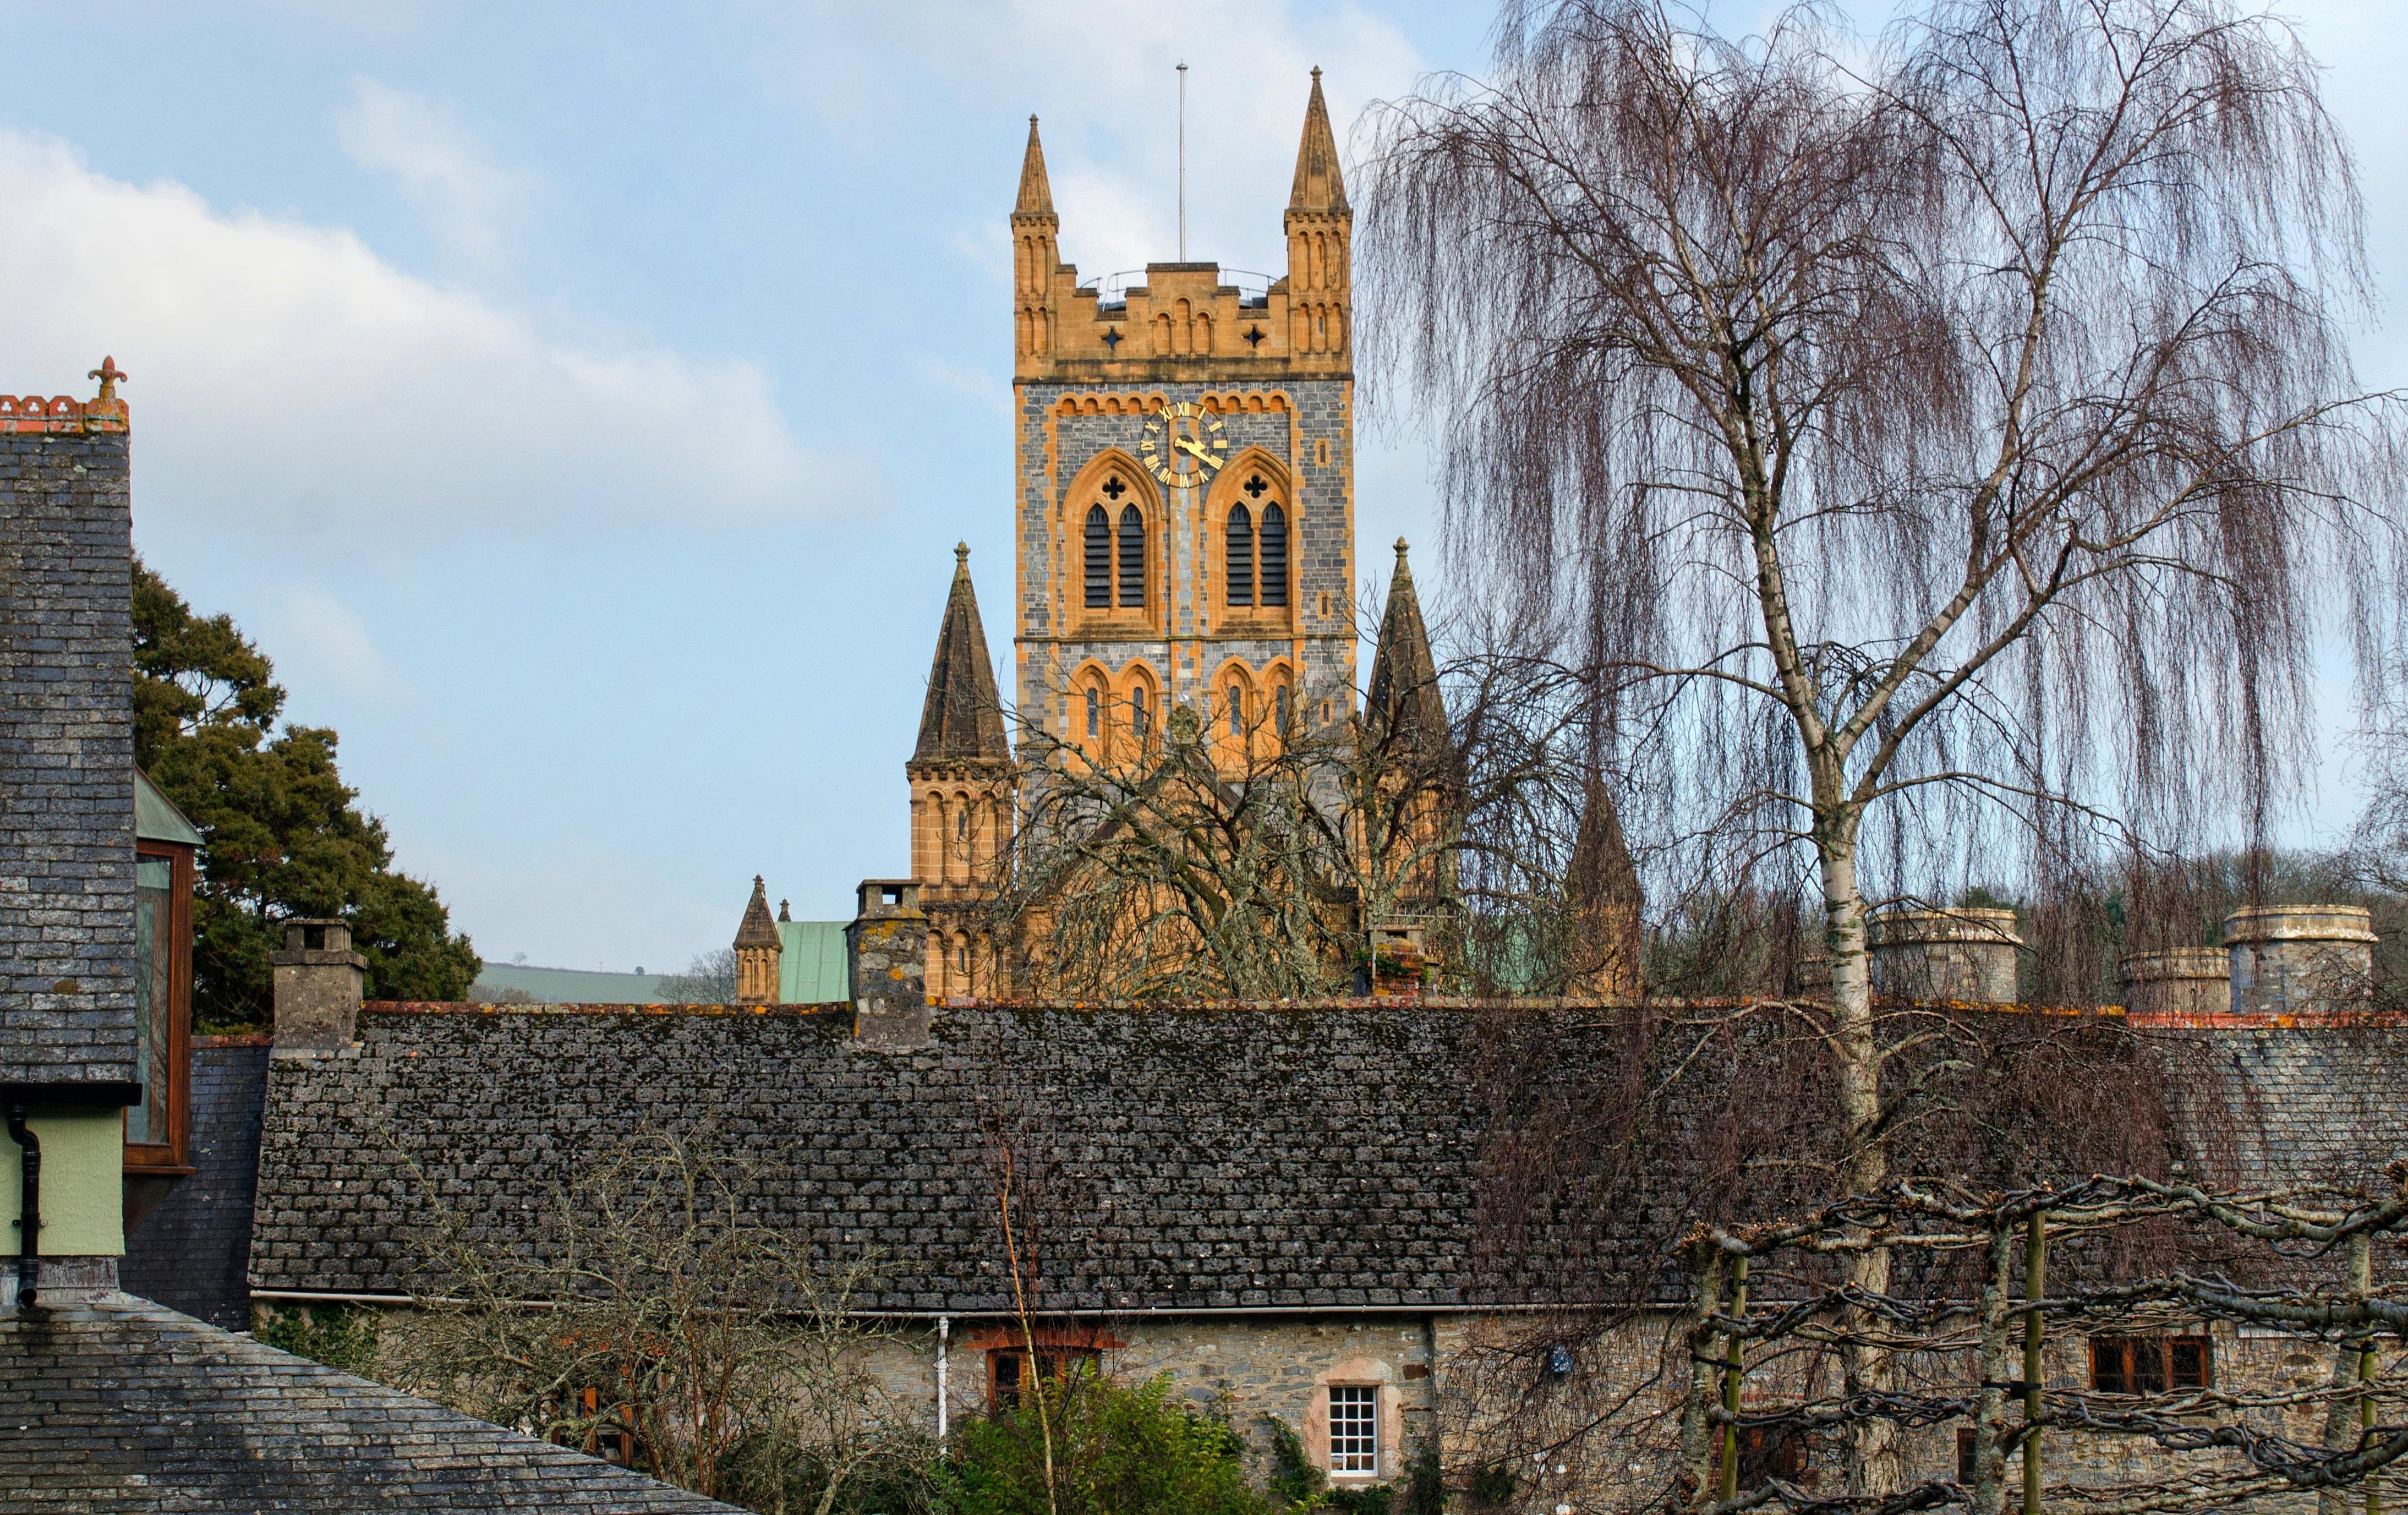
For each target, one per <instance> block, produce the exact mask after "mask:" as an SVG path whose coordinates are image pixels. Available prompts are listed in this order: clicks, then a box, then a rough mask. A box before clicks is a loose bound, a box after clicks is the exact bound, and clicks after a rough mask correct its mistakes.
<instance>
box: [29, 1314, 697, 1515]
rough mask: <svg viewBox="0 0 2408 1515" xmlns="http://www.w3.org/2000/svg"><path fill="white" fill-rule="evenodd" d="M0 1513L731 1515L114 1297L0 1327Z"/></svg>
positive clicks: (666, 1489) (631, 1475)
mask: <svg viewBox="0 0 2408 1515" xmlns="http://www.w3.org/2000/svg"><path fill="white" fill-rule="evenodd" d="M0 1508H5V1509H9V1510H23V1511H29V1512H31V1511H50V1510H55V1511H59V1512H61V1515H65V1512H68V1511H76V1512H81V1511H88V1510H108V1511H111V1512H125V1515H136V1512H141V1511H152V1510H156V1511H178V1512H200V1511H215V1510H224V1511H229V1512H232V1511H243V1512H246V1515H248V1512H250V1511H255V1510H266V1509H277V1510H294V1511H328V1512H333V1511H342V1512H346V1515H348V1512H351V1511H361V1510H426V1511H437V1510H486V1509H493V1510H499V1509H513V1510H516V1509H543V1510H563V1511H571V1512H575V1515H600V1512H604V1511H613V1512H616V1511H625V1512H628V1515H636V1512H643V1515H706V1512H727V1511H730V1510H732V1508H733V1507H731V1506H727V1505H722V1504H719V1503H717V1502H715V1501H713V1500H709V1499H701V1498H697V1497H695V1496H694V1495H692V1494H684V1493H682V1492H681V1491H679V1490H676V1489H673V1488H670V1487H669V1486H668V1485H667V1484H664V1483H656V1482H654V1481H652V1479H647V1478H644V1477H641V1476H640V1475H638V1474H634V1473H630V1472H627V1471H625V1470H624V1469H622V1468H616V1467H612V1466H610V1465H609V1464H607V1463H602V1462H598V1461H596V1460H595V1459H594V1458H591V1457H586V1456H583V1455H581V1454H580V1453H578V1452H574V1451H568V1450H567V1449H566V1448H562V1447H555V1446H552V1445H551V1444H549V1443H547V1442H541V1441H537V1440H535V1439H533V1438H531V1437H528V1436H519V1435H517V1434H516V1433H515V1432H510V1431H506V1430H503V1429H502V1428H501V1427H499V1426H495V1425H488V1424H486V1423H485V1422H482V1421H478V1420H472V1419H470V1418H469V1417H467V1416H466V1415H460V1414H456V1413H454V1412H452V1411H451V1410H448V1409H444V1408H441V1407H439V1406H437V1405H432V1404H429V1403H427V1402H426V1401H424V1400H423V1399H413V1398H411V1397H410V1396H409V1395H407V1394H395V1393H394V1391H392V1390H390V1389H383V1388H380V1387H378V1386H377V1385H375V1384H372V1383H367V1382H364V1381H363V1380H361V1379H354V1378H351V1377H350V1376H349V1375H347V1374H342V1373H337V1372H336V1371H335V1370H334V1369H332V1368H329V1367H322V1366H320V1365H317V1364H315V1363H311V1362H308V1361H305V1360H303V1359H301V1358H298V1357H293V1356H288V1355H287V1354H285V1353H283V1352H280V1351H276V1350H274V1349H273V1348H270V1347H263V1346H261V1345H260V1344H258V1343H257V1342H254V1341H251V1340H250V1339H249V1338H248V1337H244V1336H233V1335H230V1334H228V1333H226V1332H223V1331H220V1330H218V1329H216V1328H215V1327H212V1326H208V1325H205V1324H203V1323H202V1322H198V1321H195V1320H193V1319H191V1318H189V1317H187V1316H182V1315H179V1314H177V1313H176V1312H175V1311H173V1310H169V1309H165V1308H162V1307H160V1306H157V1305H153V1304H151V1303H150V1302H149V1301H147V1300H140V1299H136V1298H133V1297H132V1296H130V1295H125V1294H115V1295H110V1296H105V1297H104V1298H103V1299H101V1300H99V1301H98V1302H95V1303H93V1304H89V1305H77V1306H72V1307H66V1308H58V1309H53V1310H50V1311H48V1312H47V1313H45V1314H44V1315H42V1316H41V1317H40V1318H38V1319H26V1318H22V1317H10V1318H8V1319H7V1320H0Z"/></svg>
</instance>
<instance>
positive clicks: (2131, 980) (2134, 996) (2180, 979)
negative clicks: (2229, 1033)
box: [2122, 947, 2232, 1015]
mask: <svg viewBox="0 0 2408 1515" xmlns="http://www.w3.org/2000/svg"><path fill="white" fill-rule="evenodd" d="M2122 966H2123V969H2124V1008H2125V1009H2126V1010H2127V1011H2128V1012H2130V1013H2131V1014H2133V1015H2221V1014H2223V1013H2224V1012H2225V1011H2226V1010H2228V1009H2230V1008H2232V961H2231V958H2230V957H2229V955H2228V954H2227V953H2226V952H2225V951H2224V950H2223V949H2221V948H2216V947H2176V948H2173V949H2171V950H2168V951H2163V952H2133V953H2130V954H2128V956H2126V957H2125V958H2124V960H2123V964H2122Z"/></svg>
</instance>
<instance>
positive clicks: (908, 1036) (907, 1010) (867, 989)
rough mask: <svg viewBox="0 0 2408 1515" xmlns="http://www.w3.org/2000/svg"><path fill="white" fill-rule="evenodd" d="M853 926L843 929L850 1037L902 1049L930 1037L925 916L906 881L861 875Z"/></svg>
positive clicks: (922, 1043) (916, 888)
mask: <svg viewBox="0 0 2408 1515" xmlns="http://www.w3.org/2000/svg"><path fill="white" fill-rule="evenodd" d="M857 897H858V899H859V902H860V903H859V906H858V908H857V910H856V912H855V914H854V916H853V924H851V925H849V926H847V927H845V928H844V945H845V967H846V970H847V976H848V978H849V979H851V982H852V989H853V1035H854V1036H855V1037H857V1038H858V1039H859V1040H860V1041H861V1042H862V1044H863V1045H865V1046H868V1047H872V1048H876V1049H879V1050H909V1049H910V1048H913V1047H920V1046H925V1045H926V1043H927V1040H928V977H927V976H928V918H927V916H926V915H925V914H924V913H923V912H922V911H921V909H920V886H919V884H918V883H917V882H916V881H914V880H912V879H863V880H862V881H861V889H860V893H859V894H858V896H857Z"/></svg>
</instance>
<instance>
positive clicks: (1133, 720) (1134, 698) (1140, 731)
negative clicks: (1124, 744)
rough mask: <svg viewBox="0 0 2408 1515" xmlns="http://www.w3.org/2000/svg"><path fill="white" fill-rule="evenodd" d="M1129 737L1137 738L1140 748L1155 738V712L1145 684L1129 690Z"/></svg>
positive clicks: (1133, 686) (1136, 685) (1131, 687)
mask: <svg viewBox="0 0 2408 1515" xmlns="http://www.w3.org/2000/svg"><path fill="white" fill-rule="evenodd" d="M1129 735H1130V736H1134V737H1136V738H1137V741H1138V744H1139V745H1140V746H1143V745H1144V744H1145V743H1146V742H1147V741H1148V740H1150V739H1151V738H1152V737H1153V736H1154V711H1153V708H1152V707H1151V705H1150V702H1149V701H1148V700H1147V698H1146V688H1145V686H1144V685H1143V684H1135V685H1132V686H1130V689H1129Z"/></svg>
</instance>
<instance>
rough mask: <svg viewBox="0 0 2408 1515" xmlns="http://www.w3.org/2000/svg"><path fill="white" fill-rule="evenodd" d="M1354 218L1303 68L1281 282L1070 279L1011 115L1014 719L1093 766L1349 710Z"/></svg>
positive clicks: (1182, 271) (1056, 224) (1214, 268)
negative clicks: (1176, 731)
mask: <svg viewBox="0 0 2408 1515" xmlns="http://www.w3.org/2000/svg"><path fill="white" fill-rule="evenodd" d="M1353 221H1354V217H1353V212H1352V211H1351V210H1350V208H1349V207H1348V206H1347V203H1346V186H1345V183H1344V179H1343V177H1342V175H1341V174H1340V168H1339V163H1338V148H1337V143H1336V140H1335V138H1334V137H1333V136H1332V135H1331V132H1330V127H1329V112H1328V107H1326V105H1325V104H1324V103H1323V100H1322V95H1321V73H1320V70H1318V69H1315V70H1314V71H1313V78H1312V96H1311V98H1310V100H1309V102H1308V103H1307V105H1306V107H1305V120H1304V136H1303V141H1302V143H1301V145H1300V146H1299V148H1298V150H1297V164H1296V177H1295V181H1294V185H1293V187H1292V189H1291V192H1290V194H1289V198H1288V209H1287V215H1286V231H1287V249H1288V267H1287V275H1286V277H1285V278H1283V279H1274V280H1271V281H1269V283H1268V286H1267V287H1266V286H1263V285H1260V284H1256V285H1254V286H1251V287H1250V286H1249V284H1248V283H1247V282H1246V281H1245V280H1244V279H1243V278H1242V277H1225V275H1224V272H1223V270H1222V269H1221V267H1220V266H1219V265H1218V264H1210V263H1157V264H1148V265H1147V266H1146V269H1145V271H1144V276H1143V278H1144V282H1143V283H1141V284H1133V285H1126V286H1124V287H1117V288H1116V287H1113V283H1112V281H1111V280H1109V279H1089V280H1086V281H1084V282H1082V280H1081V279H1080V277H1079V272H1078V269H1077V268H1076V267H1075V266H1073V265H1071V264H1066V263H1064V262H1063V261H1062V258H1061V249H1060V247H1059V244H1058V241H1057V234H1058V231H1059V228H1060V224H1061V223H1060V219H1059V218H1058V217H1057V216H1056V215H1055V214H1054V197H1053V192H1052V189H1051V187H1050V186H1049V185H1048V184H1047V182H1046V178H1045V155H1044V151H1043V149H1042V148H1041V147H1040V146H1039V141H1038V136H1037V123H1036V121H1035V120H1034V118H1032V119H1031V120H1030V121H1029V129H1028V150H1027V156H1026V159H1025V163H1024V164H1023V166H1022V169H1021V177H1020V193H1019V197H1018V200H1017V203H1016V204H1015V206H1014V207H1013V210H1012V213H1011V229H1012V243H1013V292H1014V310H1013V320H1012V358H1013V364H1012V388H1013V398H1014V401H1015V406H1014V414H1015V416H1016V418H1017V423H1018V435H1017V437H1016V446H1015V462H1016V479H1017V497H1016V499H1015V502H1014V508H1015V510H1016V512H1017V517H1018V531H1017V534H1016V536H1017V559H1016V562H1015V564H1014V570H1015V572H1016V575H1017V586H1016V588H1017V593H1016V594H1015V595H1014V597H1013V616H1014V622H1015V626H1014V633H1015V634H1014V637H1013V646H1014V657H1015V667H1016V678H1017V682H1018V686H1019V688H1018V703H1019V707H1020V719H1021V721H1022V722H1028V723H1035V724H1038V725H1039V726H1041V728H1042V729H1043V730H1044V731H1045V732H1046V733H1047V734H1048V735H1049V736H1052V737H1053V738H1054V739H1055V740H1057V741H1060V742H1063V743H1066V744H1068V745H1071V746H1075V747H1079V748H1082V749H1085V750H1090V751H1095V750H1100V749H1101V747H1102V745H1103V744H1106V743H1109V742H1111V741H1112V740H1113V739H1114V734H1115V732H1119V733H1123V734H1135V735H1140V736H1141V735H1143V734H1144V733H1145V732H1146V731H1147V730H1148V729H1149V728H1150V727H1151V726H1152V725H1154V723H1155V722H1160V721H1161V720H1162V719H1163V715H1164V712H1165V711H1166V710H1168V709H1170V708H1173V707H1179V706H1186V707H1191V708H1193V709H1195V710H1196V711H1197V714H1198V716H1199V717H1201V718H1202V719H1203V720H1205V721H1206V722H1208V723H1215V724H1226V722H1229V721H1231V719H1232V718H1233V716H1234V718H1235V719H1236V720H1238V721H1240V722H1244V723H1247V724H1249V725H1258V726H1264V727H1271V726H1278V727H1284V726H1286V724H1287V723H1288V722H1296V721H1306V722H1314V723H1323V722H1328V721H1331V720H1338V719H1342V718H1343V717H1344V716H1345V715H1346V714H1347V713H1348V711H1349V708H1350V707H1351V705H1352V699H1353V693H1352V692H1353V690H1354V688H1355V624H1354V619H1353V586H1354V582H1355V521H1354V503H1355V464H1354V415H1353V410H1354V398H1355V395H1354V378H1353V371H1352V363H1353V355H1352V350H1351V347H1350V344H1349V340H1348V336H1349V331H1350V317H1351V314H1352V311H1351V305H1352V297H1353V289H1352V281H1351V278H1350V275H1349V266H1348V265H1349V258H1348V253H1349V248H1348V243H1349V238H1350V236H1351V235H1352V230H1353ZM1233 701H1234V702H1235V707H1234V709H1233V706H1232V702H1233Z"/></svg>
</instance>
